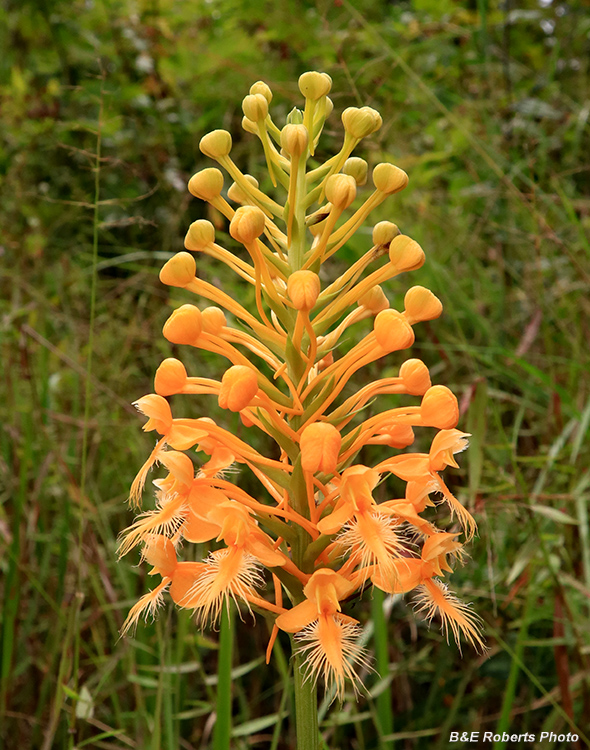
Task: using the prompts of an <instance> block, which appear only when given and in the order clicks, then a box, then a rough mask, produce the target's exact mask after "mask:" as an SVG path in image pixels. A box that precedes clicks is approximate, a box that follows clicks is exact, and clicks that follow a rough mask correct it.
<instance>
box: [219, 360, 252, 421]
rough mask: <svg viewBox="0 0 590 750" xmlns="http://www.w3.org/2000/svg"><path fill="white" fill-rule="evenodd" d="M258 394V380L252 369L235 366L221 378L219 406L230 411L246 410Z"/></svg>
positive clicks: (244, 366)
mask: <svg viewBox="0 0 590 750" xmlns="http://www.w3.org/2000/svg"><path fill="white" fill-rule="evenodd" d="M257 393H258V378H257V377H256V373H255V372H254V370H253V369H252V368H251V367H246V365H234V366H233V367H230V368H229V370H226V371H225V373H224V374H223V377H222V378H221V389H220V390H219V406H221V408H222V409H229V410H230V411H241V410H242V409H245V408H246V407H247V406H248V405H249V404H250V402H251V401H252V399H253V398H254V396H255V395H256V394H257Z"/></svg>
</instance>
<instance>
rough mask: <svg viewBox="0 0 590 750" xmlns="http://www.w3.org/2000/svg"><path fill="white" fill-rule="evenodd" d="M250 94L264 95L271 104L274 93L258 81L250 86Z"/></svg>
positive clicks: (266, 85) (262, 82)
mask: <svg viewBox="0 0 590 750" xmlns="http://www.w3.org/2000/svg"><path fill="white" fill-rule="evenodd" d="M250 94H262V96H263V97H264V98H265V99H266V101H267V102H268V103H269V104H270V103H271V101H272V91H271V90H270V86H268V84H266V83H264V81H256V83H253V84H252V85H251V86H250Z"/></svg>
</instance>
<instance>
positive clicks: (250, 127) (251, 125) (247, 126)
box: [242, 117, 258, 135]
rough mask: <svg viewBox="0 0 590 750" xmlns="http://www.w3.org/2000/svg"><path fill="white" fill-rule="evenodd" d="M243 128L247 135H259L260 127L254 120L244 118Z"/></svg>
mask: <svg viewBox="0 0 590 750" xmlns="http://www.w3.org/2000/svg"><path fill="white" fill-rule="evenodd" d="M242 127H243V128H244V130H245V131H246V133H252V135H258V126H257V125H256V123H255V122H253V121H252V120H249V119H248V118H247V117H242Z"/></svg>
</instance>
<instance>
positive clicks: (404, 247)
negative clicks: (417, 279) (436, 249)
mask: <svg viewBox="0 0 590 750" xmlns="http://www.w3.org/2000/svg"><path fill="white" fill-rule="evenodd" d="M389 260H390V262H391V263H392V264H393V265H394V266H395V267H396V268H397V270H398V271H414V270H415V269H416V268H420V267H421V266H422V265H423V264H424V260H425V258H424V250H422V248H421V247H420V245H419V244H418V243H417V242H416V241H415V240H412V239H410V237H407V236H406V235H405V234H399V235H398V236H397V237H394V239H393V240H392V241H391V244H390V245H389Z"/></svg>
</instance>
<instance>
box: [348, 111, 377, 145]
mask: <svg viewBox="0 0 590 750" xmlns="http://www.w3.org/2000/svg"><path fill="white" fill-rule="evenodd" d="M342 124H343V125H344V130H346V132H347V133H350V135H351V136H352V137H353V138H356V139H357V140H360V139H361V138H366V137H367V136H368V135H371V133H374V132H375V131H376V130H379V128H380V127H381V125H382V124H383V120H382V119H381V115H380V114H379V112H377V110H376V109H372V108H371V107H360V109H359V108H358V107H348V108H347V109H345V110H344V112H343V113H342Z"/></svg>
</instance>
